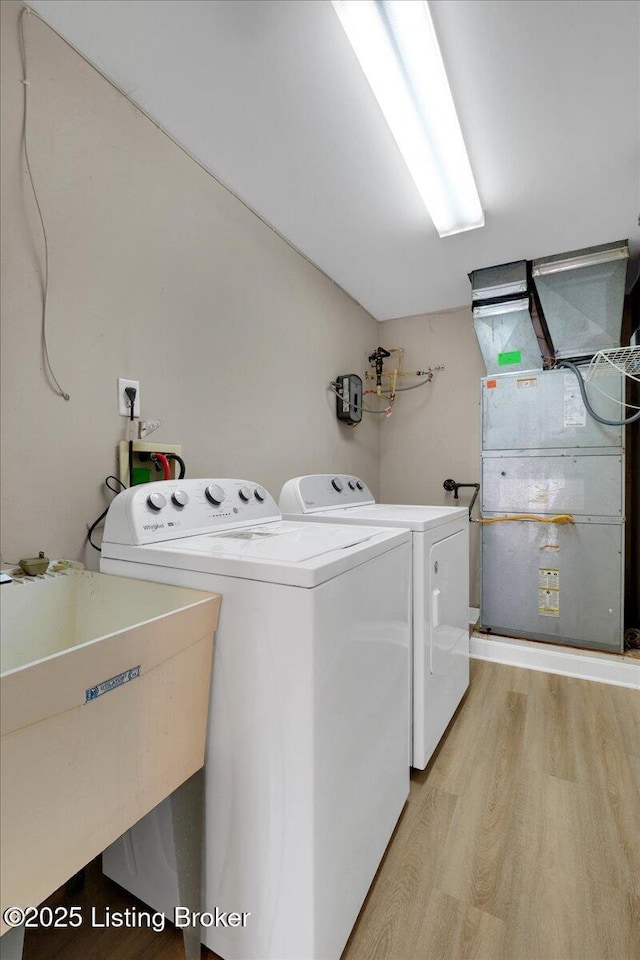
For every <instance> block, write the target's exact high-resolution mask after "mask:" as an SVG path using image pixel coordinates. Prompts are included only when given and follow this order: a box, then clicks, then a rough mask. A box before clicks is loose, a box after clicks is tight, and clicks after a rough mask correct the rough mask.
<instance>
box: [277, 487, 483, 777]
mask: <svg viewBox="0 0 640 960" xmlns="http://www.w3.org/2000/svg"><path fill="white" fill-rule="evenodd" d="M280 510H281V511H282V515H283V516H284V517H285V518H289V519H295V518H301V517H304V518H305V520H315V521H324V522H326V523H355V524H360V523H367V524H369V523H373V524H378V525H380V526H384V527H387V528H389V527H395V528H398V527H404V528H408V529H410V530H411V534H412V544H413V577H412V586H413V630H412V633H413V639H412V659H413V665H412V673H413V683H412V690H413V704H412V710H411V712H412V724H411V726H412V748H411V755H412V761H411V762H412V765H413V766H414V767H417V768H419V769H420V770H424V768H425V767H426V765H427V763H428V762H429V758H430V757H431V755H432V754H433V751H434V750H435V748H436V746H437V745H438V742H439V741H440V738H441V737H442V734H443V733H444V731H445V730H446V728H447V725H448V723H449V721H450V720H451V718H452V716H453V714H454V713H455V711H456V707H457V706H458V704H459V703H460V700H461V699H462V697H463V695H464V692H465V690H466V689H467V687H468V686H469V513H468V510H467V509H466V508H464V507H437V506H433V507H432V506H421V505H419V504H418V505H415V506H409V505H403V504H387V503H376V502H375V498H374V496H373V494H372V493H371V491H370V490H369V488H368V487H367V485H366V484H365V483H364V482H363V481H362V480H359V479H358V477H348V476H347V477H345V476H332V475H331V474H326V475H325V474H322V475H320V476H310V477H296V478H295V479H293V480H289V481H288V482H287V483H286V484H285V485H284V487H283V488H282V492H281V494H280Z"/></svg>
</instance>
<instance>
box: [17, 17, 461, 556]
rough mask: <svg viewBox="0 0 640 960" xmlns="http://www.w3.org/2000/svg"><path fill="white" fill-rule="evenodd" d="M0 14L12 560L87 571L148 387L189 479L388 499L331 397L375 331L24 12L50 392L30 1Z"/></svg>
mask: <svg viewBox="0 0 640 960" xmlns="http://www.w3.org/2000/svg"><path fill="white" fill-rule="evenodd" d="M0 6H1V8H2V118H3V128H2V221H3V223H2V230H3V232H2V413H3V424H2V497H3V527H2V555H3V559H4V560H5V561H10V562H12V561H15V560H17V559H18V558H19V557H23V556H31V555H33V554H34V553H35V552H37V551H38V550H40V549H42V550H45V551H46V552H47V553H48V555H50V556H67V557H77V558H84V556H85V545H84V540H85V533H86V524H87V522H89V521H91V520H93V519H94V518H95V517H96V516H97V514H98V513H99V512H100V511H101V510H102V509H103V508H104V506H105V505H106V503H107V498H106V497H105V494H104V492H103V487H102V480H103V478H104V477H105V476H106V475H107V474H108V473H111V472H113V471H114V469H115V459H114V456H115V454H114V450H115V446H116V444H117V442H118V440H119V439H120V437H121V436H123V433H122V431H123V427H124V421H123V420H122V419H121V418H120V417H119V416H118V415H117V408H116V378H117V377H118V376H124V377H129V378H132V379H137V380H140V381H141V397H142V414H143V416H145V417H149V418H151V417H160V418H161V419H162V422H163V427H162V429H161V431H159V433H158V434H156V435H154V438H155V437H157V438H158V440H159V441H162V440H164V441H165V442H167V443H168V442H179V443H182V444H183V447H184V455H185V458H186V460H187V462H188V468H189V475H190V476H192V477H196V476H239V477H246V478H248V479H255V480H258V481H260V482H261V483H263V484H264V485H265V486H266V487H267V488H269V489H270V490H271V491H272V492H273V493H274V495H275V496H276V497H277V495H278V493H279V489H280V486H281V484H282V483H283V482H284V481H285V480H287V479H288V478H289V477H291V476H295V475H296V474H301V473H313V472H325V471H334V470H335V471H338V470H339V471H344V472H351V473H355V474H358V475H360V476H362V477H364V478H365V479H366V480H367V482H368V483H369V484H370V485H371V486H372V487H373V488H374V490H375V491H376V492H377V489H378V464H379V424H378V422H377V419H376V418H374V417H371V418H369V419H367V420H365V422H363V424H362V425H361V426H360V427H359V428H358V429H357V430H350V429H349V428H346V427H344V426H341V425H339V424H338V422H337V421H336V419H335V416H334V412H333V411H334V403H333V401H332V399H331V398H328V396H327V394H326V390H325V387H326V384H327V382H328V381H329V380H330V379H332V378H333V377H334V376H336V375H337V374H338V373H341V372H346V371H349V370H352V369H353V370H361V369H363V367H364V364H365V362H366V357H367V355H368V353H369V352H370V351H371V349H372V348H373V346H375V343H376V342H377V339H378V334H379V330H378V325H377V324H376V322H375V321H374V320H373V319H372V318H371V317H370V316H369V315H368V314H367V313H366V312H365V311H364V310H362V309H361V308H360V307H358V306H357V305H356V304H355V303H354V302H353V301H351V300H350V299H349V298H348V297H347V296H346V295H345V294H344V293H343V292H342V291H341V290H340V289H339V288H338V287H336V286H335V285H334V284H333V283H332V282H331V281H329V280H328V279H327V278H326V277H324V276H323V275H322V274H321V273H320V272H319V271H318V270H316V269H315V268H314V267H313V266H311V265H310V264H309V263H308V262H306V261H305V259H304V258H303V257H301V256H300V255H299V254H297V253H296V252H295V251H294V250H292V249H291V248H290V247H289V246H288V245H287V244H286V243H285V242H284V241H283V240H282V239H280V238H279V237H278V236H277V235H276V234H275V233H274V232H273V231H271V230H270V229H269V228H268V227H267V226H265V225H264V224H263V223H262V222H261V221H260V220H259V219H258V218H257V217H256V216H254V215H253V214H252V213H251V212H250V211H248V210H247V209H246V208H245V207H244V206H243V204H242V203H240V202H239V201H238V200H237V199H235V198H234V197H233V196H232V195H231V194H229V193H228V191H227V190H225V189H224V188H223V187H221V186H220V185H219V184H218V183H217V182H216V181H215V180H214V179H213V178H212V177H211V176H209V175H208V174H207V173H206V172H205V171H203V170H202V169H201V168H200V167H199V166H198V165H197V164H196V163H195V162H194V161H193V160H192V159H190V158H189V157H188V156H187V155H186V154H185V153H184V152H183V151H182V150H181V149H180V148H179V147H177V146H176V145H175V144H174V143H172V142H171V141H170V140H169V139H168V138H167V136H166V135H165V134H163V133H162V132H161V131H160V130H158V129H157V128H156V127H155V126H154V124H153V123H151V122H150V121H149V120H147V119H146V118H145V117H144V116H142V115H141V114H140V113H139V112H138V111H137V110H136V109H135V108H134V107H133V106H131V104H130V103H129V102H127V101H126V99H125V98H124V97H122V96H121V95H120V94H119V93H118V92H117V91H116V90H114V88H113V87H111V86H110V84H108V83H107V82H106V81H105V80H104V79H103V78H102V77H101V76H100V75H99V74H98V73H97V72H96V71H95V70H93V69H92V68H91V67H90V66H88V65H87V64H86V63H85V62H84V61H83V60H82V58H81V57H80V56H78V55H77V54H76V53H75V52H74V51H73V50H71V48H70V47H68V46H67V45H66V44H65V43H64V42H63V41H62V40H61V39H59V38H58V37H57V36H56V35H55V34H54V33H53V32H52V31H51V30H50V29H49V28H48V27H47V26H45V25H44V24H43V23H42V22H41V21H39V20H38V19H37V18H36V17H35V16H33V17H29V18H28V21H27V25H26V26H27V32H28V33H27V43H28V48H29V62H30V75H31V87H30V91H31V95H30V96H31V107H30V114H31V122H30V151H31V160H32V168H33V172H34V175H35V178H36V182H37V187H38V192H39V196H40V199H41V204H42V208H43V212H44V215H45V218H46V223H47V228H48V233H49V243H50V264H51V274H50V301H49V325H50V327H49V338H50V354H51V359H52V362H53V364H54V367H55V370H56V372H57V375H58V377H59V379H60V380H61V382H62V384H63V385H64V387H65V389H67V390H68V392H69V393H70V394H71V400H70V402H69V403H65V402H64V401H63V400H61V399H59V398H58V397H56V396H54V394H53V393H52V392H51V391H50V390H49V389H48V387H47V385H46V381H45V377H44V374H43V371H42V363H41V353H40V339H39V337H40V334H39V324H40V311H41V291H40V281H39V272H38V271H39V263H40V262H41V259H42V255H41V254H42V244H41V239H40V234H39V230H38V225H37V220H36V218H35V210H34V205H33V198H32V196H31V194H30V191H29V188H28V185H27V181H26V176H25V173H24V165H23V162H22V158H21V153H20V130H21V124H22V86H21V84H20V77H21V69H20V59H19V46H18V14H19V11H20V4H19V3H15V2H3V3H2V4H1V5H0ZM258 148H259V145H256V149H258ZM421 399H422V398H421ZM399 426H400V428H401V429H404V428H405V425H404V424H403V423H401V424H399ZM454 468H455V464H454ZM445 472H446V470H445ZM454 472H455V469H454ZM86 557H87V560H89V558H91V562H92V563H93V564H94V565H95V563H96V557H97V555H96V554H94V552H93V551H92V550H91V549H90V548H88V549H87V552H86Z"/></svg>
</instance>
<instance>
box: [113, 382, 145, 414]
mask: <svg viewBox="0 0 640 960" xmlns="http://www.w3.org/2000/svg"><path fill="white" fill-rule="evenodd" d="M125 387H135V388H136V398H135V400H134V401H133V415H134V417H139V416H140V381H139V380H124V379H123V378H122V377H118V413H119V414H120V416H121V417H130V416H131V403H130V401H129V397H128V396H127V395H126V393H125V392H124V390H125Z"/></svg>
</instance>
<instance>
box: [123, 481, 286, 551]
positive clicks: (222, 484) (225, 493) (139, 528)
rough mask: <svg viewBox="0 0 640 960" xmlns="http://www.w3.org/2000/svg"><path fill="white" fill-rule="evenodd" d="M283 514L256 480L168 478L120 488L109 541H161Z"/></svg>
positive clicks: (261, 521) (136, 543)
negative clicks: (121, 489) (120, 491)
mask: <svg viewBox="0 0 640 960" xmlns="http://www.w3.org/2000/svg"><path fill="white" fill-rule="evenodd" d="M280 519H281V515H280V511H279V510H278V506H277V504H276V502H275V500H274V499H273V497H272V496H271V494H270V493H269V492H268V491H267V490H265V488H264V487H261V486H260V484H258V483H255V482H254V481H251V480H230V479H222V480H221V479H209V480H206V479H205V480H162V481H159V482H157V483H144V484H139V485H137V486H135V487H130V488H129V489H128V490H123V491H122V493H119V494H118V496H117V497H116V498H115V500H114V501H113V502H112V504H111V506H110V507H109V513H108V514H107V520H106V523H105V528H104V542H106V543H123V544H135V545H138V544H143V543H157V542H159V541H161V540H174V539H176V538H178V537H190V536H196V535H197V534H203V533H207V532H218V531H220V530H224V529H226V528H231V527H244V526H249V525H250V524H256V523H268V522H269V521H271V520H280Z"/></svg>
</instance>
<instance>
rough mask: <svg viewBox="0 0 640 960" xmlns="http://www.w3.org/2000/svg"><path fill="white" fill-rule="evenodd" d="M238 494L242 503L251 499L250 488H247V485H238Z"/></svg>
mask: <svg viewBox="0 0 640 960" xmlns="http://www.w3.org/2000/svg"><path fill="white" fill-rule="evenodd" d="M238 496H239V497H240V499H241V500H242V501H244V503H249V500H251V490H249V487H240V489H239V490H238Z"/></svg>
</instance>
